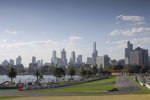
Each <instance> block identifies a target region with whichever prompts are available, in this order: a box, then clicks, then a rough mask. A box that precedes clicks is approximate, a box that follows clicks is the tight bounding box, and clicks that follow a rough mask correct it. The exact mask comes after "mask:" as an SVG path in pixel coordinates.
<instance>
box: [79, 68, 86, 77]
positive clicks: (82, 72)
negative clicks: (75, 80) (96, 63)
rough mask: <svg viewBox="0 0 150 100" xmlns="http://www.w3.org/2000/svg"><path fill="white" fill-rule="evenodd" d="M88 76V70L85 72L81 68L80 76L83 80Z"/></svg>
mask: <svg viewBox="0 0 150 100" xmlns="http://www.w3.org/2000/svg"><path fill="white" fill-rule="evenodd" d="M86 74H87V70H85V69H84V68H83V67H81V68H80V76H82V77H83V78H85V76H86Z"/></svg>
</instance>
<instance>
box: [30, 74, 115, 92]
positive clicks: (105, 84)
mask: <svg viewBox="0 0 150 100" xmlns="http://www.w3.org/2000/svg"><path fill="white" fill-rule="evenodd" d="M115 83H116V77H111V78H108V79H103V80H96V81H92V82H87V83H82V84H76V85H71V86H66V87H59V88H50V89H43V90H32V92H102V91H106V90H108V89H112V88H114V86H115Z"/></svg>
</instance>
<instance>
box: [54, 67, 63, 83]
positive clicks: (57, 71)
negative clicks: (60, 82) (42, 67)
mask: <svg viewBox="0 0 150 100" xmlns="http://www.w3.org/2000/svg"><path fill="white" fill-rule="evenodd" d="M53 75H54V76H55V77H56V82H57V78H58V77H59V78H60V77H63V76H65V71H64V70H63V69H62V68H57V67H55V68H54V70H53Z"/></svg>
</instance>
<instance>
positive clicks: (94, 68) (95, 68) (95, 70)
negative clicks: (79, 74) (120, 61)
mask: <svg viewBox="0 0 150 100" xmlns="http://www.w3.org/2000/svg"><path fill="white" fill-rule="evenodd" d="M91 70H92V75H96V74H97V73H98V69H97V66H96V65H94V66H93V67H92V69H91Z"/></svg>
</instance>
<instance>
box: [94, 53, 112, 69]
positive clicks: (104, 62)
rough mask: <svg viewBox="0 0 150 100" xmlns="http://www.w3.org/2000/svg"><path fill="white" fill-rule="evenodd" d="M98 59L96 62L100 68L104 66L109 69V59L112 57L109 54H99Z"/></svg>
mask: <svg viewBox="0 0 150 100" xmlns="http://www.w3.org/2000/svg"><path fill="white" fill-rule="evenodd" d="M96 59H97V60H96V64H97V66H98V68H100V67H101V66H102V67H103V69H106V70H108V69H109V66H110V63H109V60H110V58H109V57H108V55H104V56H98V57H97V58H96Z"/></svg>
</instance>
